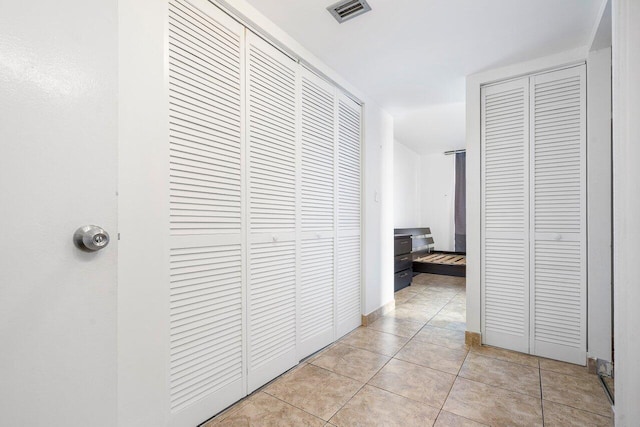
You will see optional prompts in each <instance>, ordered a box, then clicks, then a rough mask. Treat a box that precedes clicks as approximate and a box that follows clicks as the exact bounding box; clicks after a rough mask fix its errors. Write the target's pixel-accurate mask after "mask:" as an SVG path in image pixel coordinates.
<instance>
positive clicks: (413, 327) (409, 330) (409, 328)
mask: <svg viewBox="0 0 640 427" xmlns="http://www.w3.org/2000/svg"><path fill="white" fill-rule="evenodd" d="M423 325H424V323H421V322H412V321H410V320H402V319H396V318H395V317H387V316H382V317H381V318H379V319H378V320H376V321H375V322H373V323H372V324H370V325H369V326H367V327H368V328H370V329H374V330H376V331H380V332H386V333H388V334H393V335H398V336H399V337H406V338H411V337H412V336H414V335H415V334H416V333H417V332H418V331H419V330H420V329H421V328H422V326H423Z"/></svg>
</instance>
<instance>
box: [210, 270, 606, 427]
mask: <svg viewBox="0 0 640 427" xmlns="http://www.w3.org/2000/svg"><path fill="white" fill-rule="evenodd" d="M464 330H465V282H464V279H463V278H455V277H447V276H437V275H430V274H421V275H419V276H416V277H415V278H414V282H413V285H412V286H410V287H408V288H405V289H403V290H401V291H399V292H397V293H396V310H395V311H393V312H391V313H389V314H387V315H386V316H384V317H382V318H381V319H379V320H377V321H375V322H374V323H373V324H372V325H370V326H369V327H366V328H364V327H361V328H358V329H356V330H355V331H353V332H352V333H351V334H349V335H347V336H345V337H344V338H342V339H341V340H340V341H338V342H337V343H335V344H333V345H332V346H330V347H328V348H326V349H324V350H323V351H321V352H320V353H318V354H316V355H314V356H313V357H311V358H309V359H308V360H306V361H304V362H302V363H300V365H298V366H297V367H296V368H294V369H292V370H291V371H289V372H287V373H285V374H284V375H282V376H281V377H279V378H277V379H276V380H274V381H273V382H271V383H270V384H268V385H267V386H265V387H264V388H263V389H261V390H260V391H257V392H255V393H254V394H252V395H251V396H249V397H247V398H246V399H244V400H243V401H241V402H239V403H238V404H236V405H235V406H233V407H231V408H230V409H228V410H227V411H225V412H224V413H222V414H221V415H219V416H218V417H216V418H214V419H213V420H211V421H209V422H208V423H206V424H205V426H206V427H213V426H296V427H297V426H320V427H322V426H332V425H335V426H385V427H388V426H402V427H410V426H432V425H435V426H438V427H443V426H542V425H544V426H562V427H566V426H580V427H587V426H611V425H612V420H611V416H612V414H611V408H610V405H609V402H608V400H607V397H606V395H605V392H604V390H603V389H602V387H601V385H600V383H599V381H598V378H597V377H596V376H595V375H590V374H588V373H587V371H586V368H582V367H579V366H575V365H570V364H566V363H561V362H556V361H552V360H547V359H542V358H537V357H533V356H529V355H526V354H520V353H514V352H511V351H506V350H501V349H496V348H491V347H479V348H471V349H469V348H467V347H466V346H465V344H464Z"/></svg>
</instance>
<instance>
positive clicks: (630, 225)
mask: <svg viewBox="0 0 640 427" xmlns="http://www.w3.org/2000/svg"><path fill="white" fill-rule="evenodd" d="M612 19H613V161H614V163H613V168H614V169H613V170H614V173H613V179H614V184H613V207H614V307H615V308H614V328H615V329H614V335H615V357H616V360H615V371H616V375H615V377H616V399H615V402H616V404H615V423H616V425H618V426H631V425H636V424H637V421H638V419H640V405H638V402H640V364H638V354H640V340H638V324H639V323H640V310H639V309H638V307H639V306H640V283H639V282H638V280H639V279H638V278H639V277H640V275H639V274H638V269H639V268H638V266H639V264H638V256H639V255H640V250H639V246H638V236H639V235H640V223H638V217H639V216H640V198H639V197H638V183H639V182H640V169H639V168H638V165H637V160H638V158H640V144H638V141H640V122H639V121H638V117H640V79H639V78H638V76H639V75H640V50H639V49H638V40H640V26H638V22H639V21H640V2H638V1H637V0H614V2H613V5H612Z"/></svg>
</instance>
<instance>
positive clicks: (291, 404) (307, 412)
mask: <svg viewBox="0 0 640 427" xmlns="http://www.w3.org/2000/svg"><path fill="white" fill-rule="evenodd" d="M260 393H264V394H266V395H267V396H271V397H273V398H274V399H276V400H279V401H280V402H282V403H284V404H285V405H289V406H291V407H292V408H296V409H298V410H300V411H302V412H304V413H305V414H309V415H311V416H312V417H314V418H317V419H319V420H320V421H322V422H324V423H325V424H326V423H328V422H329V421H327V420H324V419H322V418H320V417H319V416H317V415H314V414H312V413H311V412H309V411H307V410H305V409H303V408H300V407H298V406H296V405H294V404H293V403H289V402H287V401H286V400H282V399H280V398H279V397H278V396H274V395H273V394H270V393H267V392H266V391H261V392H260Z"/></svg>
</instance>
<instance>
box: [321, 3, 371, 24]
mask: <svg viewBox="0 0 640 427" xmlns="http://www.w3.org/2000/svg"><path fill="white" fill-rule="evenodd" d="M327 10H328V11H329V12H330V13H331V14H332V15H333V17H334V18H336V20H337V21H338V22H339V23H341V24H342V23H343V22H344V21H347V20H349V19H351V18H355V17H356V16H359V15H362V14H363V13H365V12H369V11H370V10H371V6H369V4H368V3H367V2H366V0H343V1H341V2H338V3H336V4H334V5H331V6H329V7H328V8H327Z"/></svg>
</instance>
